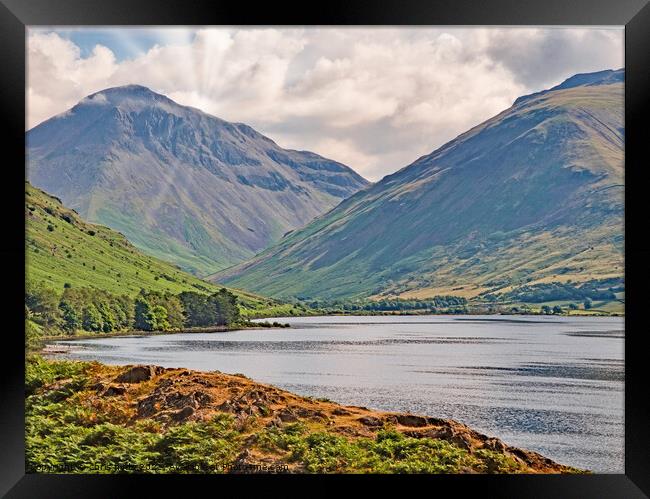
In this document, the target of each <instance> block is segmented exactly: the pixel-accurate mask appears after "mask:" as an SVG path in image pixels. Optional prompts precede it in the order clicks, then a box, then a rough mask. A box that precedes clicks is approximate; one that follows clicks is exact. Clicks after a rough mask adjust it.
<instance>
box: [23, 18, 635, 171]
mask: <svg viewBox="0 0 650 499" xmlns="http://www.w3.org/2000/svg"><path fill="white" fill-rule="evenodd" d="M623 33H624V31H623V28H622V27H600V28H596V27H589V28H570V27H567V28H565V27H562V28H558V27H552V28H542V27H541V28H529V27H486V28H471V27H470V28H468V27H457V28H456V27H408V28H403V27H392V28H391V27H381V28H378V27H371V28H349V27H323V28H319V27H309V28H298V27H291V28H271V27H269V28H247V27H231V28H225V27H219V28H215V27H209V28H195V27H192V28H184V27H173V28H171V27H160V28H155V27H153V28H125V27H101V28H97V27H92V28H77V27H75V28H66V27H38V28H29V29H28V33H27V55H28V57H27V87H28V88H27V128H28V129H29V128H32V127H34V126H36V125H37V124H38V123H40V122H42V121H44V120H46V119H48V118H50V117H52V116H54V115H56V114H59V113H62V112H65V111H66V110H67V109H69V108H71V107H72V106H74V105H75V104H76V103H77V102H78V101H80V100H81V99H82V98H84V97H85V96H87V95H88V94H91V93H94V92H97V91H100V90H103V89H105V88H109V87H114V86H119V85H126V84H139V85H144V86H147V87H149V88H151V89H152V90H154V91H156V92H159V93H162V94H165V95H167V96H168V97H170V98H171V99H173V100H175V101H176V102H178V103H180V104H184V105H189V106H194V107H197V108H199V109H201V110H203V111H205V112H207V113H210V114H213V115H215V116H218V117H220V118H222V119H225V120H228V121H234V122H242V123H246V124H248V125H250V126H252V127H253V128H255V129H256V130H258V131H259V132H261V133H263V134H264V135H267V136H268V137H270V138H271V139H273V140H274V141H275V142H277V143H278V144H279V145H280V146H281V147H284V148H289V149H301V150H310V151H313V152H316V153H318V154H321V155H322V156H325V157H327V158H331V159H334V160H337V161H340V162H342V163H344V164H346V165H348V166H350V167H351V168H353V169H354V170H356V171H357V172H358V173H359V174H361V175H363V176H364V177H366V178H367V179H369V180H372V181H376V180H379V179H381V178H382V177H383V176H384V175H387V174H390V173H393V172H395V171H397V170H399V169H400V168H403V167H404V166H406V165H408V164H410V163H412V162H413V161H415V160H416V159H417V158H419V157H420V156H422V155H424V154H428V153H430V152H432V151H433V150H435V149H436V148H438V147H440V146H441V145H443V144H444V143H446V142H448V141H449V140H451V139H453V138H454V137H456V136H457V135H459V134H460V133H463V132H464V131H466V130H468V129H469V128H471V127H473V126H475V125H478V124H479V123H481V122H483V121H485V120H486V119H488V118H490V117H492V116H494V115H495V114H497V113H499V112H501V111H503V110H504V109H507V108H508V107H509V106H511V105H512V103H513V101H514V100H515V99H516V98H517V97H519V96H521V95H525V94H528V93H532V92H535V91H539V90H542V89H545V88H549V87H552V86H554V85H556V84H558V83H560V82H562V81H563V80H564V79H566V78H568V77H569V76H572V75H574V74H576V73H584V72H591V71H600V70H603V69H618V68H621V67H623V66H624V43H623V40H624V38H623Z"/></svg>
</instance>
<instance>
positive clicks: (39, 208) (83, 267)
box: [25, 182, 277, 309]
mask: <svg viewBox="0 0 650 499" xmlns="http://www.w3.org/2000/svg"><path fill="white" fill-rule="evenodd" d="M25 220H26V224H25V225H26V233H25V254H26V276H25V277H26V280H27V281H30V282H33V283H40V284H44V285H45V286H46V287H48V288H51V289H54V290H56V291H59V292H61V291H63V289H64V286H65V284H66V283H67V284H69V285H71V286H75V287H80V288H81V287H93V288H97V289H101V290H104V291H109V292H111V293H113V294H117V295H122V294H128V295H131V296H134V295H136V294H137V293H138V292H139V291H140V289H141V288H144V289H146V290H148V291H161V292H165V291H169V292H172V293H174V294H177V293H180V292H182V291H194V292H199V293H200V292H205V293H211V292H215V291H217V290H218V289H220V287H217V286H215V285H214V284H211V283H207V282H205V281H201V280H200V279H198V278H196V277H195V276H193V275H191V274H188V273H186V272H183V271H182V270H180V269H178V268H177V267H175V266H173V265H170V264H169V263H165V262H162V261H160V260H158V259H157V258H154V257H151V256H148V255H145V254H143V253H142V252H140V251H139V250H138V249H137V248H135V247H134V246H133V245H132V244H131V243H129V241H128V240H127V239H126V238H125V237H124V236H123V235H122V234H120V233H118V232H115V231H113V230H111V229H109V228H107V227H103V226H101V225H95V224H90V223H88V222H86V221H84V220H83V219H82V218H81V217H80V216H79V215H78V214H77V213H76V212H75V211H74V210H71V209H69V208H66V207H65V206H64V205H63V204H62V203H61V201H60V200H59V199H58V198H55V197H53V196H50V195H49V194H47V193H45V192H43V191H41V190H40V189H37V188H35V187H33V186H32V185H30V184H29V183H28V182H26V183H25ZM231 291H233V292H234V293H235V294H237V295H238V298H239V300H240V302H241V303H242V304H243V305H244V306H245V307H247V308H249V309H262V308H267V307H269V306H275V305H277V303H276V302H274V301H273V300H268V299H266V298H262V297H259V296H255V295H253V294H250V293H246V292H240V291H237V290H231Z"/></svg>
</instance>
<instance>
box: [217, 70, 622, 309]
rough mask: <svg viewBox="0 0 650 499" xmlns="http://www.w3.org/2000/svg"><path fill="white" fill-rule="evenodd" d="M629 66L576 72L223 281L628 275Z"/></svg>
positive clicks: (454, 284) (445, 290)
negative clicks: (626, 133) (626, 121)
mask: <svg viewBox="0 0 650 499" xmlns="http://www.w3.org/2000/svg"><path fill="white" fill-rule="evenodd" d="M623 77H624V74H623V70H618V71H607V72H601V73H596V74H593V75H577V76H574V77H572V78H569V79H568V80H566V82H564V83H563V84H562V85H559V86H558V87H555V89H551V90H549V91H544V92H539V93H537V94H533V95H531V96H527V97H525V98H520V99H517V101H516V102H515V103H514V105H513V106H512V107H510V108H509V109H507V110H505V111H503V112H502V113H500V114H498V115H497V116H495V117H493V118H491V119H489V120H488V121H486V122H484V123H482V124H480V125H478V126H476V127H475V128H473V129H471V130H469V131H468V132H466V133H463V134H462V135H460V136H459V137H457V138H456V139H454V140H452V141H451V142H449V143H447V144H445V145H443V146H442V147H441V148H439V149H437V150H436V151H434V152H432V153H431V154H428V155H426V156H423V157H421V158H419V159H418V160H417V161H415V162H414V163H412V164H411V165H409V166H407V167H405V168H403V169H402V170H400V171H398V172H397V173H395V174H392V175H389V176H387V177H385V178H383V179H382V180H381V181H380V182H378V183H376V184H375V185H373V186H371V187H369V188H368V189H366V190H364V191H361V192H358V193H357V194H355V195H353V196H351V197H350V198H348V199H346V200H345V201H343V202H342V203H341V204H340V205H338V206H337V207H336V208H335V209H333V210H331V211H330V212H328V213H327V214H325V215H323V216H320V217H318V218H317V219H315V220H314V221H313V222H312V223H310V224H309V225H308V226H306V227H305V228H303V229H301V230H299V231H296V232H293V233H292V234H290V235H288V236H287V237H285V238H284V239H283V240H282V241H281V242H280V243H278V244H277V245H276V246H274V247H272V248H269V249H267V250H266V251H264V252H262V253H261V254H260V255H258V256H256V257H255V258H254V259H252V260H251V261H249V262H246V263H244V264H240V265H238V266H236V267H234V268H231V269H227V270H225V271H222V272H220V273H218V274H216V275H215V276H213V277H212V278H214V279H220V280H223V281H224V282H228V283H231V284H233V285H236V286H237V287H241V288H244V289H248V290H254V291H256V292H262V293H265V294H267V295H270V296H277V297H284V296H287V297H288V296H296V297H301V298H321V299H332V298H351V297H367V296H378V295H379V296H400V297H404V298H424V297H428V296H432V295H437V294H455V295H461V296H466V297H473V296H476V295H479V294H483V293H497V294H498V293H505V292H507V291H509V290H511V289H513V288H516V287H518V286H523V285H529V286H530V285H534V284H536V283H544V282H555V281H557V282H567V281H569V280H571V281H573V282H585V281H589V280H592V279H604V278H607V277H620V276H622V274H623V195H624V188H623V176H624V171H623V146H624V127H623V111H624V106H623Z"/></svg>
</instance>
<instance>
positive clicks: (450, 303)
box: [307, 295, 467, 313]
mask: <svg viewBox="0 0 650 499" xmlns="http://www.w3.org/2000/svg"><path fill="white" fill-rule="evenodd" d="M307 305H308V306H309V307H311V308H313V309H320V310H326V311H332V310H338V311H341V312H396V311H407V310H420V311H427V312H432V313H436V312H445V313H462V312H464V311H465V307H466V305H467V299H466V298H463V297H462V296H447V295H445V296H433V297H431V298H425V299H412V300H407V299H401V298H395V299H390V300H356V301H338V300H335V301H326V300H313V301H311V302H309V303H308V304H307Z"/></svg>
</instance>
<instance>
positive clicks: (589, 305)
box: [583, 298, 592, 310]
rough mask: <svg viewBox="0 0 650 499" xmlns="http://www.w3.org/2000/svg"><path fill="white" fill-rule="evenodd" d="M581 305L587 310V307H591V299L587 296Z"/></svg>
mask: <svg viewBox="0 0 650 499" xmlns="http://www.w3.org/2000/svg"><path fill="white" fill-rule="evenodd" d="M583 305H584V306H585V310H589V309H590V308H591V305H592V302H591V299H590V298H587V299H586V300H585V301H584V304H583Z"/></svg>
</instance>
